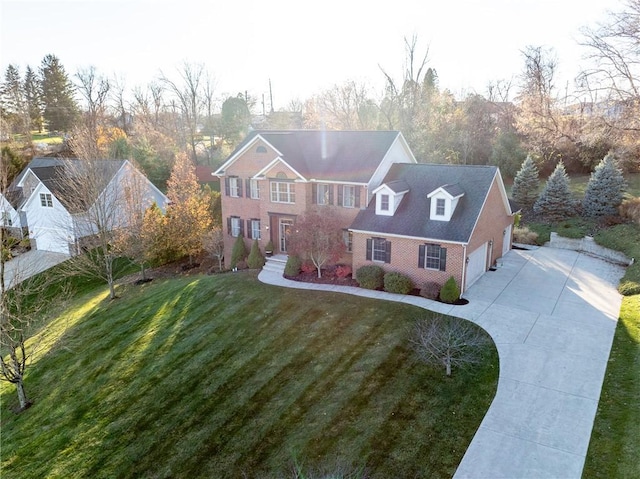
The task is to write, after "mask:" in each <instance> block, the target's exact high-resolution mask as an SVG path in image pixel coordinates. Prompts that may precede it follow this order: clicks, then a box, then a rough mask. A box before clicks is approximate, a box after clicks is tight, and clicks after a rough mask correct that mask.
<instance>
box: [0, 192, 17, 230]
mask: <svg viewBox="0 0 640 479" xmlns="http://www.w3.org/2000/svg"><path fill="white" fill-rule="evenodd" d="M21 226H22V223H21V222H20V213H18V211H17V210H16V209H15V208H14V207H13V205H12V204H11V202H10V201H9V200H8V199H7V198H5V197H4V195H3V194H2V193H0V227H3V228H7V229H10V230H13V229H16V230H19V229H20V227H21Z"/></svg>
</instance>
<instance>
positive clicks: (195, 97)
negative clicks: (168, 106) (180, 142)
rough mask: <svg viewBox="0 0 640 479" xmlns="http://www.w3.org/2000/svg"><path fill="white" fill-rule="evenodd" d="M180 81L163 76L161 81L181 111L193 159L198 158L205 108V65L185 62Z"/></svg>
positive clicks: (180, 72)
mask: <svg viewBox="0 0 640 479" xmlns="http://www.w3.org/2000/svg"><path fill="white" fill-rule="evenodd" d="M178 74H179V76H180V81H174V80H172V79H170V78H169V77H167V76H166V75H164V74H162V75H161V77H160V81H161V82H162V84H163V85H164V86H165V87H166V88H167V89H168V90H169V91H170V92H171V94H172V95H173V96H174V97H175V101H176V106H177V108H178V109H179V111H180V117H181V120H182V124H183V130H184V132H185V133H186V135H187V136H188V138H185V140H186V141H187V142H188V143H189V145H190V147H191V154H192V159H193V160H194V161H195V160H196V158H197V149H196V143H197V142H196V135H197V133H198V122H199V120H200V114H201V111H202V106H203V99H202V96H203V92H202V88H203V86H202V83H203V82H205V81H206V76H207V75H206V73H205V69H204V65H202V64H191V63H187V62H184V64H183V65H182V68H181V69H180V70H178Z"/></svg>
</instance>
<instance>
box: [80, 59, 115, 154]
mask: <svg viewBox="0 0 640 479" xmlns="http://www.w3.org/2000/svg"><path fill="white" fill-rule="evenodd" d="M76 78H77V79H78V84H77V89H78V91H79V92H80V94H81V95H82V96H83V97H84V99H85V101H86V106H87V115H86V121H85V128H86V132H87V133H90V134H91V135H92V137H93V141H94V142H95V143H96V144H97V143H98V135H99V131H98V128H99V127H100V126H103V122H104V118H105V113H106V107H107V99H108V96H109V90H110V89H111V84H110V83H109V80H108V79H107V78H106V77H104V76H101V75H98V73H97V71H96V68H95V67H93V66H91V67H89V68H85V69H82V70H79V71H78V73H76Z"/></svg>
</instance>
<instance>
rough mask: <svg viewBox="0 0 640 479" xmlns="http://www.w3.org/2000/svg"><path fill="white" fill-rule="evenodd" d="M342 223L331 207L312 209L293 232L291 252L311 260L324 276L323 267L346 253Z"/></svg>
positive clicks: (300, 220) (320, 274)
mask: <svg viewBox="0 0 640 479" xmlns="http://www.w3.org/2000/svg"><path fill="white" fill-rule="evenodd" d="M345 248H346V246H345V244H344V240H343V237H342V223H341V222H340V220H339V218H338V216H337V215H335V214H334V213H333V212H332V210H330V209H327V208H325V209H321V210H311V211H307V212H306V213H305V214H304V215H303V216H301V217H300V218H299V219H298V220H297V221H296V225H295V231H294V232H293V233H292V234H291V253H293V254H295V255H298V256H300V258H302V259H303V260H309V261H311V262H312V263H313V265H314V266H315V267H316V269H317V270H318V278H321V277H322V267H323V266H324V265H325V264H327V263H329V262H336V261H338V260H339V259H340V257H341V256H342V255H343V254H344V251H345Z"/></svg>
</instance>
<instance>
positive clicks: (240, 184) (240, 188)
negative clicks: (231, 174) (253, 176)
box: [238, 178, 242, 198]
mask: <svg viewBox="0 0 640 479" xmlns="http://www.w3.org/2000/svg"><path fill="white" fill-rule="evenodd" d="M238 197H240V198H242V180H241V179H240V178H238Z"/></svg>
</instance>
